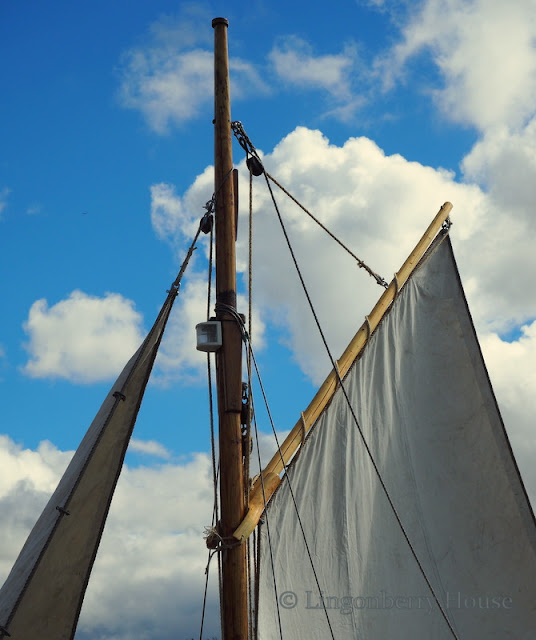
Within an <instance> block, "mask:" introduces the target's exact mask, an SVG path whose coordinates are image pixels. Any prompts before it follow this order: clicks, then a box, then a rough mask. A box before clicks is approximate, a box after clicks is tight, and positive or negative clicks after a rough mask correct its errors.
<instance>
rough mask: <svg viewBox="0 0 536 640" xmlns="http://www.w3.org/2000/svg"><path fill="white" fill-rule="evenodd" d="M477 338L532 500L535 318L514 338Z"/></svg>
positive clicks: (535, 477) (535, 498)
mask: <svg viewBox="0 0 536 640" xmlns="http://www.w3.org/2000/svg"><path fill="white" fill-rule="evenodd" d="M480 342H481V345H482V351H483V353H484V358H485V360H486V364H487V367H488V370H489V373H490V376H491V379H492V381H493V385H494V390H495V394H496V396H497V399H498V402H499V406H500V408H501V413H502V415H503V418H504V421H505V424H506V427H507V430H508V434H509V436H510V440H511V443H512V447H513V449H514V452H515V454H516V458H517V461H518V464H519V467H520V471H521V476H522V477H523V479H524V482H525V486H526V488H527V491H528V493H529V496H530V498H531V501H532V503H533V504H536V468H535V467H534V459H535V457H536V439H535V438H534V426H535V425H534V415H536V394H535V389H536V373H535V371H534V366H533V363H534V361H535V359H536V322H531V323H529V324H527V325H524V326H523V327H522V329H521V336H520V337H519V338H518V339H517V340H514V341H511V342H508V341H506V340H503V339H501V338H500V337H499V336H498V335H497V334H493V333H487V334H485V335H482V336H481V339H480Z"/></svg>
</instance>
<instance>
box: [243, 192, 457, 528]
mask: <svg viewBox="0 0 536 640" xmlns="http://www.w3.org/2000/svg"><path fill="white" fill-rule="evenodd" d="M451 210H452V205H451V204H450V202H445V204H444V205H443V206H442V207H441V209H440V210H439V212H438V214H437V215H436V216H435V218H434V219H433V220H432V222H431V224H430V226H429V227H428V229H427V230H426V231H425V233H424V235H423V236H422V238H421V239H420V240H419V242H418V243H417V245H416V247H415V249H413V251H412V252H411V253H410V255H409V257H408V258H407V260H406V261H405V262H404V264H403V265H402V267H401V268H400V271H398V272H397V274H396V276H395V278H394V279H393V281H392V282H391V284H390V285H389V287H388V288H387V289H386V290H385V291H384V293H383V295H382V296H381V298H380V299H379V300H378V302H377V303H376V306H375V307H374V309H373V310H372V311H371V313H370V315H369V316H367V318H368V323H367V322H364V323H363V324H362V325H361V327H360V329H359V331H358V332H357V333H356V334H355V336H354V337H353V339H352V341H351V342H350V344H349V345H348V347H347V348H346V350H345V352H344V353H343V354H342V356H341V358H340V359H339V360H337V368H338V370H339V375H340V377H341V378H344V376H345V375H346V374H347V373H348V370H349V369H350V367H351V366H352V364H353V362H354V361H355V359H356V358H357V356H358V355H359V353H360V352H361V350H362V349H363V347H364V346H365V344H366V343H367V339H368V335H369V331H370V332H372V331H374V329H375V328H376V327H377V326H378V324H379V323H380V321H381V319H382V318H383V316H384V315H385V313H386V311H387V310H388V308H389V307H390V305H391V303H392V302H393V300H394V298H395V296H396V293H397V290H398V288H399V287H402V286H403V285H404V284H405V283H406V281H407V279H408V278H409V276H410V275H411V273H412V272H413V270H414V269H415V267H416V266H417V264H418V262H419V260H420V259H421V258H422V257H423V255H424V253H425V252H426V250H427V249H428V247H429V246H430V244H431V243H432V241H433V239H434V238H435V237H436V235H437V233H438V232H439V230H440V228H441V226H442V225H443V223H444V222H445V220H446V219H447V218H448V217H449V214H450V212H451ZM337 383H338V377H337V374H336V373H335V371H333V370H332V371H331V373H330V374H329V375H328V377H327V378H326V379H325V380H324V383H323V384H322V386H321V387H320V389H319V390H318V391H317V393H316V395H315V397H314V398H313V399H312V401H311V403H310V404H309V406H308V407H307V409H306V410H305V411H304V412H303V418H302V419H300V420H299V421H298V422H297V423H296V425H295V426H294V428H293V429H292V431H291V432H290V433H289V434H288V436H287V438H286V439H285V441H284V442H283V444H282V445H281V448H280V451H278V452H277V453H276V454H275V455H274V457H273V458H272V459H271V460H270V462H269V463H268V464H267V465H266V467H265V469H264V471H263V472H262V478H263V481H264V482H263V483H261V478H260V476H259V477H258V478H257V479H256V481H255V483H254V484H253V487H252V490H251V492H250V498H249V500H250V504H253V505H255V506H254V508H250V509H249V510H248V513H247V515H246V517H245V518H244V520H243V521H242V522H241V523H240V526H239V527H237V529H236V530H235V531H234V533H233V536H234V537H235V538H236V539H237V540H241V541H244V540H246V539H247V538H248V537H249V536H250V535H251V533H252V532H253V529H254V528H255V527H256V526H257V523H258V521H259V519H260V516H261V514H262V510H260V511H259V509H258V507H257V506H256V505H258V503H259V501H262V500H263V499H265V500H266V502H268V500H269V499H270V497H271V496H272V495H273V493H274V491H275V490H276V488H277V486H278V485H279V483H280V480H279V474H280V473H281V471H283V468H284V467H283V461H282V459H283V460H284V462H285V464H287V463H288V462H289V460H290V459H291V458H292V456H293V455H294V454H295V453H296V451H297V450H298V448H299V447H300V445H301V443H302V442H303V440H304V437H305V436H306V435H307V433H308V432H309V430H310V428H311V427H312V426H313V424H314V423H315V422H316V420H317V419H318V417H319V416H320V414H321V413H322V411H323V410H324V409H325V408H326V406H327V404H328V403H329V402H330V400H331V398H332V397H333V394H334V393H335V391H336V389H337ZM274 477H275V478H278V480H279V481H275V480H274ZM262 484H264V492H263V487H262ZM263 493H264V495H263Z"/></svg>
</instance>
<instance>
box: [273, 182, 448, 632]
mask: <svg viewBox="0 0 536 640" xmlns="http://www.w3.org/2000/svg"><path fill="white" fill-rule="evenodd" d="M265 179H266V184H267V186H268V190H269V191H270V195H271V197H272V202H273V204H274V208H275V210H276V213H277V217H278V219H279V224H280V226H281V229H282V231H283V235H284V236H285V240H286V242H287V246H288V249H289V252H290V255H291V257H292V260H293V262H294V266H295V268H296V272H297V274H298V277H299V279H300V282H301V285H302V289H303V291H304V293H305V297H306V298H307V302H308V304H309V308H310V309H311V313H312V315H313V318H314V321H315V323H316V326H317V329H318V332H319V334H320V337H321V338H322V342H323V343H324V347H325V349H326V352H327V354H328V357H329V359H330V361H331V365H332V367H333V371H334V372H335V375H336V377H337V381H338V383H339V384H340V386H341V389H342V393H343V394H344V398H345V400H346V403H347V405H348V408H349V410H350V413H351V414H352V418H353V420H354V422H355V424H356V427H357V429H358V431H359V435H360V436H361V440H362V441H363V445H364V446H365V450H366V452H367V455H368V457H369V459H370V461H371V464H372V466H373V468H374V471H375V473H376V475H377V477H378V481H379V482H380V486H381V487H382V489H383V492H384V494H385V496H386V498H387V501H388V502H389V506H390V507H391V510H392V512H393V514H394V516H395V519H396V521H397V523H398V525H399V527H400V530H401V532H402V534H403V536H404V538H405V540H406V542H407V544H408V546H409V548H410V551H411V553H412V555H413V557H414V558H415V562H416V563H417V566H418V567H419V570H420V572H421V574H422V576H423V578H424V580H425V582H426V584H427V586H428V588H429V589H430V592H431V593H432V596H433V597H434V600H435V601H436V604H437V606H438V607H439V610H440V612H441V615H442V616H443V618H444V620H445V622H446V623H447V626H448V628H449V629H450V631H451V633H452V636H453V637H454V638H456V640H458V636H457V634H456V632H455V631H454V628H453V627H452V624H451V622H450V620H449V619H448V616H447V613H446V611H445V610H444V608H443V606H442V604H441V603H440V601H439V598H438V597H437V595H436V593H435V591H434V589H433V587H432V584H431V583H430V580H429V579H428V576H427V575H426V572H425V571H424V567H423V566H422V564H421V562H420V560H419V558H418V556H417V552H416V551H415V549H414V548H413V545H412V544H411V541H410V539H409V536H408V534H407V532H406V529H405V527H404V525H403V523H402V520H401V518H400V515H399V514H398V511H397V510H396V507H395V505H394V502H393V500H392V498H391V496H390V494H389V491H388V489H387V486H386V484H385V482H384V480H383V478H382V475H381V473H380V470H379V468H378V465H377V464H376V461H375V460H374V456H373V455H372V451H371V449H370V447H369V445H368V443H367V440H366V438H365V434H364V433H363V430H362V429H361V425H360V424H359V421H358V419H357V415H356V413H355V411H354V408H353V406H352V403H351V402H350V398H349V397H348V393H347V391H346V389H345V387H344V385H343V381H342V378H341V377H340V375H339V370H338V367H337V365H336V361H335V359H334V358H333V356H332V354H331V350H330V348H329V346H328V343H327V340H326V337H325V334H324V332H323V330H322V326H321V325H320V321H319V319H318V316H317V314H316V311H315V308H314V305H313V302H312V300H311V297H310V295H309V291H308V290H307V286H306V284H305V280H304V278H303V275H302V273H301V270H300V267H299V265H298V261H297V259H296V255H295V253H294V250H293V248H292V243H291V242H290V238H289V236H288V233H287V230H286V228H285V224H284V222H283V218H282V217H281V213H280V211H279V207H278V206H277V202H276V200H275V196H274V193H273V191H272V187H271V185H270V182H269V180H268V177H267V176H266V174H265Z"/></svg>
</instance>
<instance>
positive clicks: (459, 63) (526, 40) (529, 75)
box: [382, 0, 536, 131]
mask: <svg viewBox="0 0 536 640" xmlns="http://www.w3.org/2000/svg"><path fill="white" fill-rule="evenodd" d="M402 36H403V39H402V42H401V43H400V44H399V45H397V46H396V47H395V48H394V49H393V51H392V52H391V53H390V55H389V56H387V59H386V60H384V64H383V65H382V68H383V71H384V74H385V79H386V81H387V83H393V82H394V81H395V78H398V77H399V76H400V75H401V74H402V73H403V70H404V67H406V66H407V64H408V62H409V60H410V59H411V58H413V57H415V56H416V55H418V54H420V53H422V52H423V51H426V53H427V54H429V55H430V57H431V59H432V60H433V62H434V63H435V64H436V65H437V67H438V69H439V71H440V73H441V76H442V78H443V80H444V87H443V88H441V89H437V88H435V87H430V90H431V91H433V92H434V93H435V97H436V101H437V105H438V106H439V108H440V109H441V110H442V111H443V113H444V114H445V115H446V116H447V117H449V118H452V119H453V120H456V121H458V122H462V123H466V124H470V125H473V126H475V127H477V128H478V129H480V130H482V131H484V130H487V129H489V128H490V127H494V126H497V125H508V126H512V127H517V126H522V125H523V124H524V123H525V122H526V120H527V118H528V117H530V116H531V114H532V113H534V103H535V100H536V47H535V39H536V10H535V5H534V2H533V0H513V1H512V2H508V3H505V2H503V0H426V1H425V2H424V3H423V4H420V5H419V8H418V10H417V11H416V12H415V13H414V14H413V15H412V16H411V17H410V19H409V21H408V23H407V24H406V26H405V27H404V28H403V31H402Z"/></svg>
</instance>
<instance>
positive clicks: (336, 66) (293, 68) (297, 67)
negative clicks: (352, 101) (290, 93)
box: [268, 36, 357, 100]
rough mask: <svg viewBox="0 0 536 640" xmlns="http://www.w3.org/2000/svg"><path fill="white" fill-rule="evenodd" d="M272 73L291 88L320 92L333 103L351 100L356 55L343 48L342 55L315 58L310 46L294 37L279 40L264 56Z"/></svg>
mask: <svg viewBox="0 0 536 640" xmlns="http://www.w3.org/2000/svg"><path fill="white" fill-rule="evenodd" d="M268 58H269V60H270V62H271V63H272V65H273V67H274V70H275V72H276V74H277V75H278V76H279V77H280V78H281V79H282V80H284V81H285V82H286V83H289V84H291V85H294V86H298V87H303V88H306V89H323V90H324V91H327V92H328V93H329V94H330V95H331V96H333V97H334V98H336V99H337V100H341V99H343V100H347V99H349V98H350V97H351V95H352V93H351V89H350V85H351V75H352V71H353V70H354V67H355V64H356V59H357V52H356V49H355V47H353V46H347V47H345V48H344V50H343V52H342V53H339V54H329V55H320V56H315V55H314V52H313V49H312V47H311V46H310V45H309V44H308V43H307V42H305V41H304V40H302V39H301V38H298V37H296V36H289V37H286V38H283V39H281V40H280V41H279V42H278V43H277V44H276V45H275V46H274V48H273V49H272V51H271V52H270V54H269V56H268Z"/></svg>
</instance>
